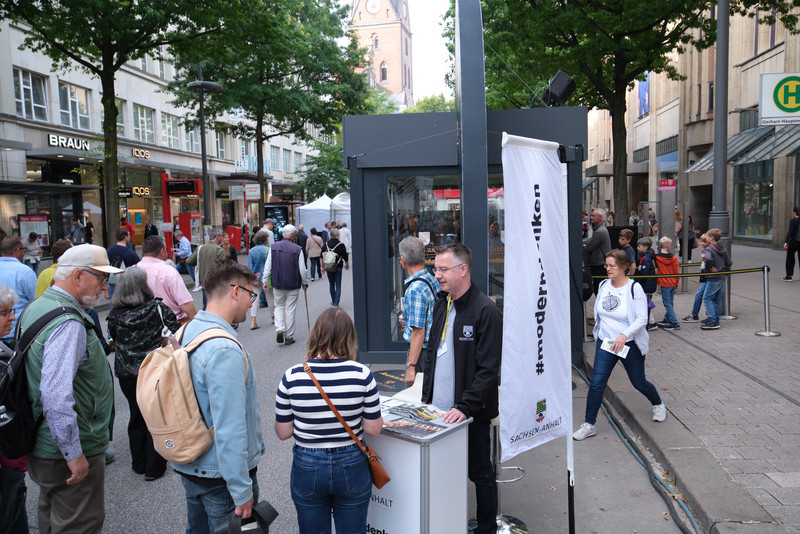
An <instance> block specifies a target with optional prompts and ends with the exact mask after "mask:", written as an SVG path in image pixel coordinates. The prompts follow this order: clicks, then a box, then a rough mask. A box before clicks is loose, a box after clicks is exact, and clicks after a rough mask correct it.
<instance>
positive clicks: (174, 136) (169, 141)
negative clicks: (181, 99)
mask: <svg viewBox="0 0 800 534" xmlns="http://www.w3.org/2000/svg"><path fill="white" fill-rule="evenodd" d="M179 129H180V121H179V120H178V117H176V116H175V115H170V114H168V113H162V114H161V144H162V145H164V146H168V147H170V148H180V147H181V144H180V141H179V140H178V130H179Z"/></svg>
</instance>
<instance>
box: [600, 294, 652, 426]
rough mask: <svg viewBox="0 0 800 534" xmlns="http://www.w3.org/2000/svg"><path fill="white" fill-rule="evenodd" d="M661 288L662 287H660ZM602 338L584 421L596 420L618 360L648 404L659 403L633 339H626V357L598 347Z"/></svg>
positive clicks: (642, 358)
mask: <svg viewBox="0 0 800 534" xmlns="http://www.w3.org/2000/svg"><path fill="white" fill-rule="evenodd" d="M662 289H663V288H662ZM602 343H603V342H602V340H600V339H598V340H597V343H596V347H597V348H596V349H595V351H594V371H592V381H591V383H590V384H589V394H588V395H587V397H586V422H587V423H589V424H590V425H594V424H595V422H597V412H598V411H599V410H600V404H601V403H602V401H603V391H605V389H606V384H607V383H608V377H610V376H611V371H613V370H614V366H615V365H616V364H617V362H618V361H621V362H622V365H623V366H624V367H625V371H626V372H627V373H628V380H630V381H631V384H632V385H633V387H635V388H636V389H637V390H638V391H639V393H641V394H642V395H644V396H645V397H647V400H649V401H650V404H652V405H653V406H656V405H658V404H661V397H660V396H659V395H658V391H657V390H656V387H655V386H654V385H653V384H651V383H650V382H648V381H647V379H646V378H645V376H644V354H642V352H641V351H640V350H639V347H637V346H636V343H634V342H633V341H628V342H627V343H626V345H627V346H628V357H627V358H624V359H623V358H620V357H619V356H617V355H616V354H614V353H611V352H607V351H605V350H603V349H601V348H600V345H602Z"/></svg>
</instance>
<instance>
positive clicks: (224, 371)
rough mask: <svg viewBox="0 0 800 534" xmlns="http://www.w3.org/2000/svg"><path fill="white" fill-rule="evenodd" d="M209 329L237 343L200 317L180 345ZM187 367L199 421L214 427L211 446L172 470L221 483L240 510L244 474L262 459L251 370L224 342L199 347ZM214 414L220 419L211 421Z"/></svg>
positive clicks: (218, 321) (248, 489)
mask: <svg viewBox="0 0 800 534" xmlns="http://www.w3.org/2000/svg"><path fill="white" fill-rule="evenodd" d="M210 328H222V329H223V330H225V331H226V332H227V333H229V334H230V335H231V336H232V337H234V338H235V337H236V332H235V331H234V330H233V328H231V325H230V324H228V323H227V322H226V321H224V320H223V319H222V318H221V317H219V316H217V315H214V314H213V313H209V312H207V311H201V312H199V313H198V314H197V315H196V316H195V318H194V320H192V321H191V322H190V323H189V324H188V326H187V327H186V331H185V332H184V336H183V339H182V340H181V344H182V345H187V344H188V343H189V342H190V341H191V340H192V339H194V338H195V337H197V335H199V334H200V333H201V332H203V331H205V330H208V329H210ZM189 365H190V367H191V371H192V382H193V383H194V391H195V394H196V396H197V403H198V404H199V405H200V411H201V412H202V413H203V419H205V421H206V424H207V425H208V426H209V427H210V426H212V425H213V426H214V444H213V445H212V447H211V449H209V450H208V451H207V452H206V453H205V454H203V455H202V456H200V457H199V458H198V459H196V460H195V461H193V462H191V463H188V464H181V465H178V464H174V463H173V464H171V465H172V467H174V468H175V470H176V471H178V472H179V473H186V474H189V475H193V476H197V477H204V478H220V477H221V478H223V479H224V480H225V483H226V485H227V487H228V491H229V492H230V494H231V497H233V502H234V503H235V504H236V505H237V506H240V505H242V504H244V503H246V502H247V501H249V500H250V499H251V498H252V497H253V488H252V485H251V481H250V476H249V474H248V472H249V471H250V470H251V469H253V468H254V467H256V466H257V465H258V462H259V460H260V459H261V456H262V455H263V454H264V440H263V439H262V436H261V414H260V410H259V408H258V394H257V391H256V377H255V373H254V372H253V365H252V363H251V362H250V360H249V357H248V358H245V357H244V355H243V354H242V351H241V350H240V349H239V346H238V345H236V344H235V343H234V342H232V341H230V340H227V339H212V340H210V341H206V342H205V343H203V344H202V345H201V346H200V348H198V349H197V350H196V351H195V352H194V353H193V354H192V355H191V356H190V357H189ZM245 365H247V373H246V374H247V379H246V380H245ZM214 414H217V415H218V416H220V417H218V418H217V419H215V418H214Z"/></svg>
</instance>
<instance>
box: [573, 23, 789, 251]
mask: <svg viewBox="0 0 800 534" xmlns="http://www.w3.org/2000/svg"><path fill="white" fill-rule="evenodd" d="M730 36H731V39H730V46H729V55H730V62H729V64H730V66H729V68H728V78H729V80H728V114H727V128H728V154H727V156H728V166H727V187H726V193H727V200H726V206H727V211H728V213H729V215H730V223H731V226H730V233H729V235H730V237H731V238H732V239H733V241H734V242H746V243H748V244H753V245H763V246H770V247H775V248H781V247H782V246H783V241H784V238H785V235H786V231H787V228H788V221H789V219H790V218H791V211H792V208H793V207H794V206H797V205H798V204H800V162H799V161H798V157H797V156H796V153H797V152H798V150H800V125H776V124H771V125H763V126H762V125H760V124H759V98H760V97H761V98H762V99H763V98H765V97H767V98H770V97H771V95H760V80H761V76H762V75H765V74H789V73H797V72H800V57H798V46H799V45H800V38H798V37H797V36H793V35H791V34H789V32H788V31H787V30H786V29H785V28H784V27H783V26H782V25H781V24H780V22H777V23H776V24H773V25H765V24H758V23H757V21H756V20H755V19H753V18H748V17H742V16H734V17H731V26H730ZM673 61H674V64H675V65H676V66H677V68H678V71H679V72H680V73H681V75H683V76H685V80H682V81H675V80H669V79H668V78H667V77H666V75H664V74H650V75H648V76H647V80H646V81H643V82H637V84H636V87H635V88H634V89H633V90H632V91H630V92H629V94H628V114H627V117H626V124H627V132H628V139H627V148H628V167H629V176H628V186H629V187H628V194H629V205H630V206H631V209H637V208H638V210H639V213H642V210H643V211H644V213H646V212H647V209H646V208H648V207H653V208H654V211H655V212H656V213H658V214H659V219H663V222H664V223H665V226H666V227H671V226H672V225H673V222H674V219H673V220H669V219H670V217H671V215H670V214H672V213H674V212H673V210H674V209H675V208H676V207H677V208H678V209H680V210H681V212H682V213H683V215H684V217H685V216H687V215H691V216H692V219H693V223H694V225H695V228H697V229H698V230H701V231H703V230H706V229H707V228H708V215H709V213H710V212H711V210H712V193H713V149H714V118H715V110H714V95H715V69H716V47H711V48H709V49H707V50H703V51H697V50H695V49H689V50H687V52H686V53H684V54H682V55H676V56H675V57H674V58H673ZM797 104H798V106H800V98H798V101H797ZM590 117H591V118H590V123H589V124H590V133H589V140H590V146H589V154H588V155H589V161H587V163H586V167H585V176H584V195H583V197H584V206H585V207H586V208H588V207H590V206H596V205H599V206H601V207H604V208H607V209H613V193H612V180H613V178H612V177H611V172H610V163H611V160H612V158H613V154H611V147H610V139H611V137H610V136H611V129H610V118H608V116H607V112H605V111H601V110H593V111H592V112H591V114H590ZM606 163H607V165H604V164H606ZM668 180H669V181H668ZM672 186H674V187H675V188H674V190H673V189H671V187H672ZM617 215H618V216H619V215H620V214H617ZM672 217H674V215H672ZM626 219H627V217H626ZM660 229H661V228H660ZM662 235H663V234H662Z"/></svg>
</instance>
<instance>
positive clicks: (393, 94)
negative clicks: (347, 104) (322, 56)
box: [350, 0, 414, 106]
mask: <svg viewBox="0 0 800 534" xmlns="http://www.w3.org/2000/svg"><path fill="white" fill-rule="evenodd" d="M350 28H351V29H353V30H355V32H356V34H357V35H358V42H359V46H361V47H366V48H367V49H368V50H369V53H368V58H367V59H368V61H369V69H370V70H369V82H370V86H371V87H373V88H374V89H380V90H382V91H384V92H386V93H387V94H388V95H389V98H391V99H392V100H393V101H395V102H396V103H397V104H399V105H403V106H410V105H411V104H413V103H414V83H413V81H414V80H413V77H412V74H413V69H412V63H411V25H410V23H409V19H408V0H353V13H352V18H351V23H350Z"/></svg>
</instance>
